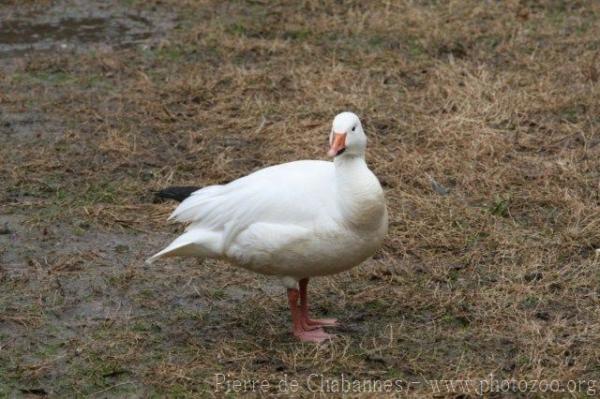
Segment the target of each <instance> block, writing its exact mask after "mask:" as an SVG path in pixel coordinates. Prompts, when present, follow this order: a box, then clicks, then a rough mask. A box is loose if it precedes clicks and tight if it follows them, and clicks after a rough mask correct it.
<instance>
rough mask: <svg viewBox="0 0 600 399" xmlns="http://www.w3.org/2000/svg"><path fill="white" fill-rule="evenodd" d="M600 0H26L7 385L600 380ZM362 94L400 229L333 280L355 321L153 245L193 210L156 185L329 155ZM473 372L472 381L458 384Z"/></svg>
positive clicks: (272, 389)
mask: <svg viewBox="0 0 600 399" xmlns="http://www.w3.org/2000/svg"><path fill="white" fill-rule="evenodd" d="M599 13H600V7H599V5H598V3H597V2H593V1H575V2H566V1H559V0H547V1H543V0H528V1H525V0H523V1H512V2H494V1H485V2H480V1H460V2H459V1H439V2H437V1H391V2H368V3H367V2H359V1H350V2H338V1H329V2H316V1H303V2H294V1H289V2H287V1H283V2H267V1H232V2H217V1H198V2H195V1H174V0H164V1H162V0H154V1H144V2H142V1H137V0H113V1H110V2H101V1H87V0H86V1H84V0H69V1H55V2H51V1H45V0H29V1H25V2H20V1H9V2H4V3H3V4H2V5H0V158H1V161H0V187H1V188H2V190H0V397H16V398H19V397H43V396H50V397H73V396H86V397H87V396H91V397H155V396H156V397H158V396H162V395H168V396H171V397H196V396H206V397H211V396H216V397H222V396H224V395H226V394H227V393H226V390H227V388H229V395H231V396H234V395H235V394H236V393H239V391H240V390H241V391H245V392H250V393H252V392H253V393H254V395H257V396H258V395H273V396H281V397H287V396H288V395H289V393H290V390H295V388H293V387H290V385H289V384H290V382H291V380H296V381H298V388H297V392H294V393H293V394H294V395H295V396H306V397H312V396H314V395H317V396H319V395H321V394H322V395H321V396H332V397H337V396H339V395H340V394H339V393H336V391H339V390H340V389H344V388H343V386H336V385H335V384H336V383H337V384H342V379H343V378H345V379H346V380H348V379H350V380H351V381H358V382H359V386H358V388H356V389H354V388H353V387H354V386H352V388H351V390H354V392H353V393H351V394H350V396H358V397H371V396H372V395H373V393H369V390H370V389H371V388H369V386H368V384H374V383H376V382H377V383H378V384H380V385H379V387H378V388H377V387H376V388H375V389H376V390H377V389H378V390H382V389H383V391H384V393H385V392H387V393H386V395H388V396H394V395H396V396H403V395H409V396H425V397H429V396H432V395H437V396H442V397H447V396H448V397H453V396H457V395H460V394H464V395H466V396H468V395H473V394H475V393H477V392H476V389H477V388H483V389H486V388H489V389H492V390H493V388H490V385H489V384H488V385H486V381H491V380H501V379H506V380H514V381H517V382H520V381H527V382H528V385H525V386H524V385H522V384H521V385H520V386H517V385H513V386H512V387H513V388H514V389H525V391H526V392H527V393H526V394H527V395H529V396H534V397H535V396H541V395H542V392H540V391H541V390H542V389H544V390H545V391H553V394H554V395H555V396H557V397H564V396H565V394H566V393H567V391H568V392H569V393H572V394H573V396H575V397H588V396H594V395H598V394H599V393H600V360H599V359H600V350H599V349H598V342H599V340H600V322H599V317H600V306H599V305H598V296H599V294H600V289H599V285H600V273H599V270H600V269H599V266H600V264H599V259H600V258H599V256H600V255H599V253H600V252H599V251H598V248H600V197H599V190H600V185H599V182H600V172H599V171H600V162H599V155H600V145H599V144H600V135H599V130H598V129H599V124H600V117H599V115H600V104H599V100H598V98H600V97H599V94H600V89H599V83H598V80H599V76H600V75H599V68H600V57H599V56H598V52H599V51H600V19H599V16H600V14H599ZM346 109H348V110H352V111H354V112H356V113H358V114H359V115H360V116H361V117H362V119H363V121H364V125H365V130H366V132H367V135H368V136H369V139H370V142H369V149H368V161H369V164H370V165H371V167H372V169H373V170H374V172H375V173H376V174H377V175H378V176H379V178H380V180H381V181H382V184H383V186H384V188H385V190H386V198H387V201H388V206H389V211H390V232H389V235H388V237H387V239H386V242H385V245H384V247H383V248H382V249H381V251H380V252H378V254H377V255H376V256H375V257H374V258H373V259H371V260H369V261H367V262H365V263H364V264H363V265H361V266H360V267H358V268H356V269H354V270H352V271H350V272H347V273H343V274H341V275H338V276H334V277H331V278H323V279H319V280H315V281H314V282H313V284H312V287H311V288H312V291H313V294H314V300H313V302H314V310H315V313H317V314H319V315H326V316H332V317H337V318H338V319H340V321H341V322H342V326H341V327H340V328H337V329H336V330H335V331H336V333H337V334H338V337H337V338H336V339H335V340H334V341H333V342H331V343H328V344H325V345H320V346H315V345H311V344H302V343H298V342H295V341H294V340H293V339H292V337H291V335H290V333H289V327H290V326H289V314H288V310H287V304H286V298H285V295H284V290H283V289H282V288H281V287H280V286H279V285H278V283H277V281H274V280H272V279H269V278H265V277H262V276H256V275H254V274H250V273H247V272H244V271H240V270H237V269H234V268H232V267H231V266H228V265H226V264H223V263H220V262H214V261H206V262H203V263H200V262H198V261H196V260H193V259H188V260H168V261H164V262H160V263H157V264H155V265H153V266H146V265H144V263H143V261H144V259H145V258H146V257H147V256H148V255H149V254H151V253H153V252H155V251H156V250H158V249H160V248H161V247H162V246H163V245H165V244H166V243H167V242H169V240H171V239H172V238H173V237H175V235H176V234H177V232H179V231H180V230H181V227H180V226H176V225H171V224H168V223H166V221H165V219H166V217H167V216H168V214H169V213H170V211H171V210H172V209H173V204H170V203H158V202H156V201H155V199H154V196H153V194H152V192H153V190H156V189H159V188H162V187H165V186H168V185H175V184H177V185H207V184H214V183H220V182H226V181H229V180H231V179H234V178H236V177H239V176H242V175H244V174H247V173H249V172H251V171H253V170H256V169H258V168H261V167H264V166H267V165H271V164H276V163H280V162H285V161H291V160H296V159H305V158H308V159H324V158H325V151H326V140H327V135H328V131H329V124H330V122H331V118H332V117H333V116H334V115H335V114H336V113H337V112H339V111H342V110H346ZM315 374H316V376H315ZM342 375H343V377H342ZM448 379H457V380H461V381H464V380H467V381H468V382H467V383H464V382H463V383H459V384H455V385H452V386H448V385H447V384H445V383H443V382H439V381H438V382H435V381H436V380H448ZM235 380H244V381H245V382H246V384H245V385H244V384H242V383H241V382H240V384H242V385H241V386H237V385H235V386H234V385H233V384H234V381H235ZM248 380H254V381H255V382H256V381H258V382H260V383H262V382H263V381H267V384H265V385H263V386H262V387H259V386H257V385H256V384H255V385H254V387H252V386H251V385H248ZM481 380H483V381H484V383H481ZM543 380H546V381H548V382H552V385H546V386H545V388H544V385H540V383H539V381H543ZM281 381H285V383H283V385H281ZM386 381H390V382H391V384H392V385H391V387H390V385H385V386H383V385H381V384H383V383H384V382H386ZM535 381H538V383H537V384H536V383H535ZM553 381H556V382H553ZM361 383H362V385H360V384H361ZM228 384H229V385H228ZM286 384H287V385H286ZM292 385H293V384H292ZM386 387H387V388H386ZM515 387H516V388H515ZM346 389H348V386H346ZM371 390H372V389H371ZM520 395H525V394H520Z"/></svg>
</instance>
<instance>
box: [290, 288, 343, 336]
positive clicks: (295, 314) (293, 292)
mask: <svg viewBox="0 0 600 399" xmlns="http://www.w3.org/2000/svg"><path fill="white" fill-rule="evenodd" d="M298 297H299V292H298V290H297V289H295V288H290V289H288V300H289V302H290V310H291V311H292V323H293V332H294V336H295V337H296V338H298V339H299V340H300V341H309V342H323V341H325V340H327V339H331V338H333V335H331V334H327V333H326V332H325V331H323V329H322V328H316V329H313V330H306V329H305V328H304V326H303V323H302V314H301V310H300V308H299V307H298Z"/></svg>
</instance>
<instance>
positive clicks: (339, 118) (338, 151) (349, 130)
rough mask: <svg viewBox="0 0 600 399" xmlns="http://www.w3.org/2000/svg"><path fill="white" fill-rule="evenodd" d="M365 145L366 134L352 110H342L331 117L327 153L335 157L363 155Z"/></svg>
mask: <svg viewBox="0 0 600 399" xmlns="http://www.w3.org/2000/svg"><path fill="white" fill-rule="evenodd" d="M366 147H367V136H366V135H365V132H364V131H363V128H362V125H361V124H360V119H358V116H356V114H354V113H352V112H342V113H341V114H337V115H336V117H335V118H334V119H333V124H332V126H331V133H330V134H329V151H327V155H328V156H330V157H337V156H340V155H342V154H344V155H345V156H348V155H352V156H364V154H365V149H366Z"/></svg>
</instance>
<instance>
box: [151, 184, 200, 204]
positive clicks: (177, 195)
mask: <svg viewBox="0 0 600 399" xmlns="http://www.w3.org/2000/svg"><path fill="white" fill-rule="evenodd" d="M199 189H200V187H196V186H173V187H167V188H165V189H162V190H159V191H155V192H154V198H155V200H158V201H162V200H175V201H179V202H181V201H183V200H184V199H186V198H187V197H189V196H190V194H192V193H193V192H194V191H197V190H199Z"/></svg>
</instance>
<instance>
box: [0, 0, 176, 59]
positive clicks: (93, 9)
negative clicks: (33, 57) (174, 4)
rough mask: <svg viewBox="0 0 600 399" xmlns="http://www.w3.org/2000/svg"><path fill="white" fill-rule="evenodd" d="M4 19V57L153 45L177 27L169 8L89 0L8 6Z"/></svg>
mask: <svg viewBox="0 0 600 399" xmlns="http://www.w3.org/2000/svg"><path fill="white" fill-rule="evenodd" d="M0 18H1V19H2V29H1V30H0V58H9V57H11V58H12V57H18V56H24V55H28V54H32V53H39V52H51V51H52V52H64V53H67V54H68V53H73V52H76V53H77V52H85V51H91V50H102V51H106V50H107V49H118V48H123V47H127V46H133V45H140V44H144V45H146V46H149V45H150V44H151V43H153V42H154V43H155V42H157V41H158V40H159V39H161V38H164V37H165V35H166V34H167V33H168V32H169V31H170V30H171V29H172V28H173V26H174V16H173V14H170V13H165V12H164V11H162V12H153V10H152V9H148V8H146V9H139V8H137V9H136V8H134V7H132V6H131V5H130V6H127V5H126V2H123V3H122V4H119V3H118V2H112V3H106V2H102V1H84V0H79V1H72V0H71V1H55V2H51V3H45V2H41V3H36V2H32V3H30V4H27V3H25V4H22V5H20V7H16V6H15V7H9V6H4V7H2V8H1V9H0Z"/></svg>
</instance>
